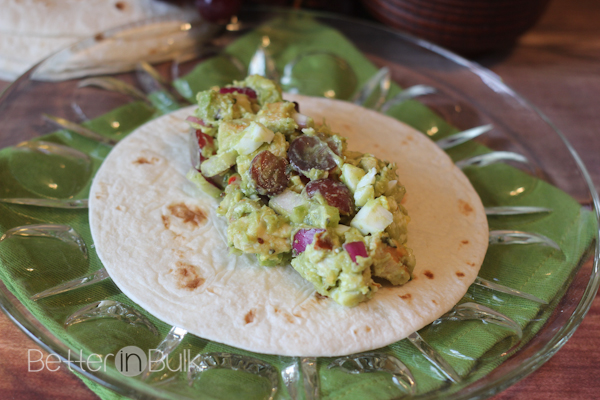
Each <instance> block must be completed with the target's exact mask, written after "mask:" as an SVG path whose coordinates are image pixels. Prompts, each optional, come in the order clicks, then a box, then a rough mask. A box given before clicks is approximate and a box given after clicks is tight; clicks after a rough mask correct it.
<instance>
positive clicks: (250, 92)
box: [219, 87, 257, 99]
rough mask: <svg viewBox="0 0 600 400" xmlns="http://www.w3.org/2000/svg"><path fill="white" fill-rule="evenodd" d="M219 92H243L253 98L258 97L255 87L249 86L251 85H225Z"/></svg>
mask: <svg viewBox="0 0 600 400" xmlns="http://www.w3.org/2000/svg"><path fill="white" fill-rule="evenodd" d="M219 93H221V94H224V93H241V94H245V95H246V96H248V97H249V98H251V99H256V97H257V96H256V92H255V91H254V89H252V88H249V87H224V88H221V89H219Z"/></svg>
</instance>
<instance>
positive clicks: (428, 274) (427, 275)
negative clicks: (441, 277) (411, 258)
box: [423, 270, 434, 279]
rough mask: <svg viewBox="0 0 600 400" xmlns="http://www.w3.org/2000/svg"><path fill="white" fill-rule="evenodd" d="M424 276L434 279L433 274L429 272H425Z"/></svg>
mask: <svg viewBox="0 0 600 400" xmlns="http://www.w3.org/2000/svg"><path fill="white" fill-rule="evenodd" d="M423 275H425V276H426V277H428V278H429V279H433V278H434V277H433V272H431V271H429V270H427V271H425V272H423Z"/></svg>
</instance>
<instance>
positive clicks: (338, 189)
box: [305, 179, 354, 215]
mask: <svg viewBox="0 0 600 400" xmlns="http://www.w3.org/2000/svg"><path fill="white" fill-rule="evenodd" d="M305 190H306V195H307V196H308V198H309V199H310V198H312V197H313V196H314V195H315V194H316V193H317V192H319V193H321V196H323V198H324V199H325V201H326V202H327V204H329V205H330V206H332V207H336V208H337V209H338V210H340V214H344V215H349V214H352V212H353V211H354V197H353V196H352V192H350V189H348V188H347V187H346V185H344V184H343V183H342V182H338V181H334V180H332V179H318V180H316V181H311V182H309V183H308V184H307V185H306V188H305Z"/></svg>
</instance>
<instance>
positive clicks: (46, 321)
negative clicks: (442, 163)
mask: <svg viewBox="0 0 600 400" xmlns="http://www.w3.org/2000/svg"><path fill="white" fill-rule="evenodd" d="M265 37H268V38H269V41H270V44H269V47H268V50H269V51H270V53H271V55H272V57H273V58H274V60H275V63H276V66H277V68H278V70H279V71H283V69H284V66H285V65H286V64H287V63H289V62H290V61H292V60H294V59H297V57H299V56H301V55H303V54H313V55H312V56H309V57H305V58H303V59H302V60H301V61H299V62H298V64H297V68H295V69H294V74H293V76H292V78H291V80H290V84H289V85H288V89H289V88H291V87H293V86H294V85H296V84H300V83H299V82H302V78H306V77H307V76H316V77H318V80H317V81H316V83H315V82H313V83H311V84H306V85H305V86H303V87H302V89H301V91H302V93H309V94H314V95H318V94H320V95H323V94H324V92H325V91H332V92H329V93H335V94H336V96H338V97H342V98H347V97H349V95H350V94H351V91H353V90H354V89H356V88H358V87H360V86H361V85H362V84H364V83H365V82H366V81H367V80H368V78H369V77H371V76H372V75H373V74H374V73H375V72H376V71H377V68H376V67H375V66H374V65H373V64H372V63H371V62H370V61H369V60H367V59H366V58H365V56H364V55H363V54H362V53H361V52H360V51H358V50H357V49H356V48H355V47H354V46H353V45H352V43H350V42H349V41H348V40H347V39H346V38H344V37H343V35H341V34H340V33H339V32H338V31H336V30H334V29H331V28H329V27H327V26H324V25H321V24H319V23H317V22H315V21H314V20H313V19H311V18H309V17H305V16H295V17H291V18H278V19H274V20H273V21H271V22H269V23H268V24H266V25H264V26H262V27H260V28H258V29H256V30H255V31H252V32H250V33H248V34H246V35H245V36H243V37H241V38H240V39H238V40H236V41H235V42H233V43H232V44H231V45H229V46H228V47H227V50H226V52H227V53H229V54H231V55H234V56H235V57H237V58H238V59H239V60H241V61H242V63H243V64H245V65H247V64H248V63H249V61H250V59H251V57H252V55H253V54H254V52H255V51H256V49H257V48H258V46H259V44H261V43H264V40H265ZM323 52H327V53H329V54H336V55H338V56H339V57H341V58H343V59H344V60H345V63H343V62H340V61H339V60H338V59H336V58H334V57H331V56H330V55H326V54H324V53H323ZM349 68H350V69H349ZM331 71H333V72H331ZM241 78H243V74H242V73H241V72H240V71H239V69H238V68H237V67H236V66H235V63H232V61H231V58H230V57H227V56H220V57H214V58H211V59H209V60H207V61H204V62H203V63H201V64H199V65H198V66H197V67H196V69H194V70H193V71H192V72H191V73H190V74H189V75H187V76H186V77H183V78H181V79H179V80H177V81H176V82H175V86H176V87H177V89H178V90H179V91H180V92H181V94H182V95H183V96H184V97H187V98H188V99H193V97H194V93H196V92H197V91H199V90H205V89H208V88H210V87H212V86H215V85H223V84H226V83H229V82H231V80H233V79H241ZM323 88H324V90H323ZM350 89H351V90H350ZM399 90H400V88H398V87H396V86H394V87H393V88H392V94H394V93H396V92H398V91H399ZM319 91H320V92H319ZM388 114H390V115H392V116H393V117H395V118H398V119H399V120H401V121H404V122H406V123H407V124H409V125H412V126H413V127H415V128H416V129H418V130H420V131H422V132H426V131H427V130H429V129H430V128H431V127H437V128H438V132H437V133H436V135H435V138H436V139H437V138H442V137H445V136H447V135H449V134H451V133H454V132H456V131H457V130H456V129H455V128H454V127H452V126H449V125H448V124H447V123H445V122H444V121H443V120H442V119H441V118H440V117H438V116H437V115H435V114H434V113H433V112H432V111H430V110H429V109H427V108H426V107H425V106H423V105H422V104H421V103H419V102H417V101H409V102H406V103H403V104H401V105H399V106H396V107H393V108H392V109H390V110H389V112H388ZM153 116H154V111H153V110H152V109H150V108H149V107H148V106H147V105H145V104H144V103H141V102H137V103H131V104H129V105H127V106H124V107H122V108H119V109H117V110H115V111H113V112H111V113H110V114H109V115H106V116H103V117H101V118H98V119H97V120H94V121H91V122H89V123H88V126H89V127H91V128H92V129H94V130H96V131H98V132H99V133H102V134H106V135H107V136H112V137H121V136H123V135H125V134H127V133H128V132H129V131H131V130H132V129H134V128H135V127H136V126H138V125H140V124H141V123H143V122H145V121H147V120H148V119H150V118H152V117H153ZM111 121H119V122H120V125H119V126H120V129H119V131H118V132H115V130H114V129H113V126H114V124H111V123H110V122H111ZM41 139H42V140H44V141H51V142H55V143H59V144H65V145H68V146H71V147H74V148H77V149H79V150H81V151H83V152H84V153H86V154H88V155H89V156H90V157H91V160H92V163H91V166H90V167H89V170H88V171H87V172H86V171H83V172H81V171H80V172H74V174H78V173H79V174H80V175H72V176H70V178H72V180H73V181H75V182H79V183H78V184H77V185H75V186H68V185H67V183H68V182H70V180H69V179H67V178H69V176H68V175H65V176H64V180H63V181H60V182H59V184H58V185H57V186H58V192H60V193H62V195H66V196H69V195H72V196H73V197H74V198H85V197H86V195H87V191H88V190H89V181H90V177H91V176H92V175H93V173H94V171H95V170H96V169H97V168H98V166H99V165H100V163H101V162H102V159H103V158H104V157H105V156H106V154H107V153H108V151H109V148H108V147H106V146H104V145H102V144H97V143H94V142H92V141H90V140H88V139H85V138H81V137H78V136H76V135H73V134H70V133H69V132H66V131H59V132H55V133H53V134H51V135H48V136H45V137H43V138H41ZM488 151H490V150H489V149H486V148H485V147H483V146H480V145H478V144H475V143H466V144H463V145H461V146H459V147H457V148H455V149H452V150H451V151H450V152H449V154H450V155H451V157H453V159H454V160H458V159H462V158H465V157H468V156H472V155H476V154H481V153H484V152H488ZM41 162H45V161H43V159H42V158H41V157H40V156H39V155H35V154H33V155H32V154H30V153H23V152H18V151H15V150H14V149H4V150H1V151H0V193H1V194H2V195H3V196H4V197H17V195H18V196H19V197H26V196H25V195H26V194H28V193H29V194H30V197H38V196H39V195H40V194H45V192H44V193H42V192H41V190H42V189H43V190H47V189H44V188H41V189H40V188H39V187H37V186H36V183H35V182H37V181H36V180H32V182H29V181H28V180H27V176H30V177H31V176H35V175H32V174H36V173H37V174H39V168H38V164H39V163H41ZM56 162H57V163H58V164H60V160H56ZM19 166H20V167H21V168H28V169H27V171H28V172H27V174H29V175H27V174H25V173H22V174H21V175H20V178H19V179H17V178H15V177H14V176H13V174H12V173H11V171H13V172H14V171H16V170H18V168H17V167H19ZM11 168H12V169H11ZM55 169H56V168H54V170H55ZM48 170H49V171H52V170H53V169H52V166H49V167H48ZM465 173H466V174H467V175H468V176H469V178H470V179H471V181H472V183H473V185H474V186H475V188H476V189H477V191H478V193H479V194H480V196H481V198H482V200H483V202H484V204H485V205H486V206H496V205H511V206H515V205H529V206H541V207H548V208H551V209H552V210H554V211H553V212H552V213H549V214H540V215H534V216H521V217H505V218H493V217H491V218H490V219H489V223H490V229H514V230H525V231H531V232H537V233H541V234H544V235H546V236H548V237H550V238H551V239H553V240H554V241H555V242H556V243H558V244H559V246H560V247H561V249H562V252H559V251H556V250H553V249H550V248H548V247H542V246H491V247H490V249H489V251H488V253H487V256H486V259H485V261H484V264H483V266H482V269H481V272H480V276H481V277H483V278H487V279H494V280H496V281H497V282H498V283H500V284H503V285H506V286H510V287H512V288H515V289H518V290H522V291H524V292H527V293H531V294H533V295H535V296H537V297H539V298H542V299H544V300H547V301H549V302H551V303H552V304H556V302H557V300H558V298H559V297H560V294H561V293H562V291H563V290H565V288H566V286H567V285H566V284H565V283H566V282H569V278H570V277H571V276H572V274H573V272H574V271H575V270H576V268H577V267H578V263H579V260H580V259H581V258H582V257H583V255H584V254H586V252H587V251H588V250H589V247H590V245H591V243H592V241H593V239H594V237H595V236H596V232H597V229H598V228H597V225H596V220H595V217H594V215H593V214H592V213H590V212H589V211H587V210H585V209H583V208H582V207H581V206H580V205H579V204H578V203H577V202H576V201H575V200H574V199H573V198H571V197H570V196H568V195H567V194H565V193H564V192H562V191H561V190H559V189H557V188H555V187H553V186H551V185H549V184H547V183H545V182H543V181H540V180H538V179H535V178H533V177H531V176H529V175H527V174H525V173H523V172H521V171H519V170H517V169H515V168H512V167H510V166H508V165H502V164H498V165H492V166H488V167H485V168H470V169H467V170H466V171H465ZM29 179H31V178H29ZM61 191H62V192H61ZM511 191H512V192H513V193H516V195H510V192H511ZM57 197H59V196H57ZM40 223H55V224H68V225H70V226H72V227H73V228H74V229H75V230H76V231H77V232H79V233H80V234H81V235H82V237H83V239H84V241H85V242H86V243H87V245H88V249H89V258H88V259H85V258H84V257H83V256H82V255H81V253H80V252H79V251H78V250H77V249H75V248H74V247H73V246H69V245H67V244H63V243H57V241H56V240H55V239H35V240H32V239H31V238H11V239H9V240H6V241H5V242H3V243H0V260H1V262H2V268H1V269H0V277H1V278H2V280H3V281H4V283H5V285H6V286H7V287H8V288H9V290H10V291H11V292H12V293H13V294H14V295H15V296H16V297H17V298H18V299H19V300H20V301H21V302H22V303H23V304H24V305H25V306H26V307H27V309H28V310H29V311H30V312H31V313H32V314H33V315H34V316H35V317H36V318H37V319H38V320H39V321H40V322H41V323H42V324H43V325H44V326H45V327H47V328H48V329H49V330H50V331H51V332H52V333H53V334H54V335H56V336H57V337H59V338H60V339H61V340H63V341H64V342H65V343H67V344H68V345H70V346H72V347H73V348H76V349H84V350H85V351H87V352H90V353H98V354H108V353H115V352H116V351H118V350H119V349H120V348H122V347H125V346H128V345H136V346H138V347H141V348H142V349H144V350H148V349H153V348H155V347H156V345H157V344H158V342H159V341H160V338H162V337H164V336H165V335H166V333H167V332H168V330H169V329H170V326H168V325H166V324H164V323H162V322H161V321H159V320H157V319H156V318H154V317H152V316H151V315H149V314H147V313H146V312H145V311H144V310H143V309H141V308H140V307H138V306H136V305H135V304H133V303H132V302H131V301H130V300H129V299H128V298H126V296H124V295H123V294H122V293H120V291H119V290H118V288H116V286H115V285H114V284H113V283H112V282H110V281H107V282H103V283H101V284H97V285H94V286H91V287H87V288H84V289H80V290H76V291H73V292H69V293H66V294H62V295H60V296H54V297H50V298H47V299H44V300H41V301H39V302H37V303H34V302H31V301H30V300H28V297H29V296H30V295H31V294H33V293H36V292H39V291H41V290H44V289H47V288H49V287H52V286H54V285H57V284H59V283H61V282H64V281H66V280H70V279H74V278H76V277H79V276H82V275H84V274H86V273H89V272H91V271H95V270H97V269H99V268H101V267H102V266H101V263H100V261H99V260H98V257H97V255H96V252H95V249H94V248H93V246H92V240H91V236H90V232H89V226H88V220H87V210H61V209H47V208H38V207H27V206H18V205H6V204H0V232H5V231H6V230H8V229H10V228H13V227H15V226H20V225H27V224H40ZM491 294H492V293H491V292H490V291H487V290H486V289H481V288H476V287H472V288H470V289H469V292H468V293H467V295H466V296H465V298H464V299H463V302H465V301H475V302H477V303H479V304H483V305H487V306H489V307H491V308H493V309H495V310H497V311H499V312H501V313H503V314H505V315H507V316H509V317H511V318H512V319H514V320H515V321H516V322H517V323H518V324H519V325H520V326H521V328H522V329H523V332H524V338H523V341H522V342H521V343H520V344H519V347H520V346H523V345H524V344H525V343H526V342H527V341H528V340H529V339H531V338H532V337H533V336H534V335H535V334H536V332H537V331H538V330H539V329H540V328H541V327H542V326H543V324H544V323H545V321H546V320H547V319H548V317H549V315H550V314H551V312H552V308H553V307H540V306H539V305H538V304H536V303H533V302H530V301H527V300H522V299H517V298H514V297H511V296H507V295H503V294H499V293H494V296H493V297H492V295H491ZM105 299H111V300H117V301H120V302H122V303H124V304H128V305H131V306H133V307H134V308H136V309H138V310H139V311H140V312H141V313H143V314H144V315H146V317H147V318H148V319H149V320H150V321H152V323H153V324H154V325H155V326H156V327H157V328H158V330H159V332H160V335H159V336H158V337H157V336H155V335H153V334H151V333H150V332H149V331H148V329H146V328H145V327H141V326H133V325H129V324H126V323H124V322H122V321H117V320H97V321H91V322H85V323H81V324H77V325H74V326H72V327H70V328H68V329H66V328H64V327H63V323H64V321H65V319H66V317H67V316H69V315H70V314H72V313H73V312H74V311H76V310H77V309H79V308H81V307H83V306H84V305H86V304H89V303H92V302H94V301H99V300H105ZM207 323H210V321H207ZM420 333H421V335H422V336H423V337H424V338H425V339H426V340H427V341H428V342H429V343H430V344H431V345H432V346H433V347H434V348H435V349H436V350H438V352H440V354H442V356H443V357H444V358H445V359H446V360H447V361H448V362H449V363H450V364H451V365H452V366H453V367H454V368H455V370H456V371H457V372H458V373H459V374H460V375H461V376H462V377H464V378H465V383H464V384H463V385H466V384H468V383H472V382H473V381H475V380H477V379H480V378H481V377H483V376H485V375H486V374H488V373H489V372H490V371H492V370H493V369H494V368H495V367H497V366H498V365H499V364H500V363H502V362H503V361H504V359H505V358H506V357H501V356H500V354H502V353H503V352H504V351H506V350H507V349H508V348H510V346H511V345H513V344H515V343H514V341H513V339H514V336H512V335H511V334H510V333H509V332H508V331H506V330H503V329H501V328H496V327H494V326H493V325H485V324H482V323H480V322H463V323H452V322H449V323H444V324H442V325H440V326H439V327H436V328H435V329H434V328H430V327H426V328H424V329H423V330H421V332H420ZM187 350H190V351H191V354H192V355H194V354H196V353H198V352H230V353H237V354H245V355H250V356H252V357H255V358H258V359H261V360H263V361H266V362H268V363H270V364H272V365H274V366H276V367H277V368H278V369H279V370H281V368H282V367H284V366H286V365H288V364H289V363H290V362H291V361H292V360H291V359H290V358H286V357H278V356H270V355H261V354H252V353H248V352H246V351H242V350H239V349H236V348H232V347H230V346H225V345H222V344H219V343H214V342H208V341H205V340H203V339H200V338H195V337H187V338H186V339H185V340H184V343H183V344H182V345H181V346H180V347H179V348H178V349H177V350H176V351H175V354H174V356H175V358H172V359H171V360H172V361H173V362H174V363H175V364H176V360H177V359H176V357H177V356H178V355H179V354H183V353H182V352H184V351H187ZM377 351H379V352H384V353H389V354H393V355H395V356H396V357H398V358H399V359H400V360H401V361H402V362H404V363H405V364H406V365H407V366H408V368H409V369H410V370H411V372H412V373H413V375H414V377H415V379H416V382H417V384H418V393H426V392H430V391H433V390H442V391H444V392H447V393H451V392H453V391H456V390H458V389H460V388H461V387H462V386H461V385H450V384H449V383H448V382H447V381H446V379H445V377H444V376H443V375H442V374H440V373H439V372H437V371H436V370H435V368H432V366H431V364H430V363H429V362H428V361H426V360H425V359H424V358H423V357H422V356H421V355H420V353H419V352H418V351H417V350H416V349H415V348H414V347H413V346H412V345H411V344H410V343H409V342H408V341H407V340H403V341H400V342H397V343H394V344H392V345H390V346H387V347H385V348H382V349H378V350H377ZM331 361H332V359H328V358H322V359H319V361H318V371H319V377H320V384H321V397H322V398H323V399H332V400H333V399H336V400H342V399H344V400H351V399H357V400H358V399H388V398H393V397H397V396H399V395H400V394H401V392H400V390H399V389H397V388H396V387H395V386H394V384H393V383H392V380H391V376H390V375H389V374H386V373H368V374H361V375H350V374H346V373H343V372H341V371H340V370H338V369H328V368H327V366H328V364H329V363H330V362H331ZM82 379H83V380H84V382H85V383H86V384H87V385H88V386H89V387H90V388H91V389H92V390H93V391H94V392H96V393H97V394H98V395H99V396H100V397H101V398H102V399H120V398H122V396H120V395H117V394H115V393H114V392H112V391H110V390H109V389H106V388H105V387H103V386H100V385H98V384H96V383H94V382H92V381H90V380H88V379H85V378H82ZM152 379H155V378H154V377H153V378H152ZM164 387H168V388H170V389H172V390H174V391H176V392H178V393H182V394H186V393H187V394H190V393H202V395H203V396H204V397H206V398H209V399H212V398H215V399H238V398H239V399H251V398H257V399H259V398H265V397H266V395H267V394H268V390H269V388H268V387H267V385H265V380H264V379H262V378H258V377H256V376H254V375H251V374H247V373H241V372H234V371H227V370H213V371H209V372H207V373H205V374H203V376H202V379H200V380H198V381H197V382H196V383H195V384H194V385H193V386H192V387H189V386H187V385H186V383H185V382H184V381H183V380H182V379H181V378H177V377H176V378H175V382H174V383H172V384H170V385H169V384H166V385H165V386H164ZM204 397H203V398H204ZM277 398H289V395H288V393H287V391H286V389H285V386H284V384H283V381H282V380H281V378H280V382H279V392H278V397H277Z"/></svg>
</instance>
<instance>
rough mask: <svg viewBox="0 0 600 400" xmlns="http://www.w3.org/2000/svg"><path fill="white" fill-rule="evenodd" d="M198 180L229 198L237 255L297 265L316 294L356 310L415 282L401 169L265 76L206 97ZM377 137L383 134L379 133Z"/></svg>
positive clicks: (195, 129) (196, 134)
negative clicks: (351, 143)
mask: <svg viewBox="0 0 600 400" xmlns="http://www.w3.org/2000/svg"><path fill="white" fill-rule="evenodd" d="M197 100H198V108H197V109H196V110H195V111H194V114H193V115H191V116H189V117H188V118H187V121H188V122H189V124H190V125H191V127H192V132H191V140H190V149H191V156H192V163H193V168H192V169H191V170H190V172H189V173H188V179H189V180H190V181H192V182H193V183H195V184H196V185H197V186H198V187H199V188H200V189H202V190H203V191H204V192H206V193H208V194H210V195H212V196H213V197H217V198H221V203H220V205H219V207H218V209H217V213H218V214H219V215H221V216H222V217H224V218H226V219H227V221H228V227H227V244H228V246H229V247H230V250H231V252H232V253H234V254H238V255H239V254H242V253H248V254H253V255H255V256H256V259H257V260H258V261H259V263H260V264H261V265H263V266H279V265H286V264H288V263H291V265H292V267H293V268H294V269H295V270H296V271H298V273H299V274H300V275H301V276H302V277H303V278H304V279H306V280H308V281H309V282H311V283H312V284H313V285H314V287H315V289H316V291H317V292H318V293H319V294H320V295H322V296H327V297H329V298H331V299H333V300H335V301H336V302H337V303H339V304H341V305H343V306H348V307H353V306H356V305H357V304H358V303H360V302H362V301H366V300H368V299H370V298H372V297H373V295H374V294H375V293H376V292H377V290H378V288H380V287H381V285H382V284H391V285H403V284H405V283H406V282H408V281H409V280H410V279H411V273H412V271H413V269H414V266H415V257H414V255H413V252H412V251H411V249H409V248H407V247H406V246H405V244H406V242H407V224H408V222H409V220H410V218H409V217H408V214H407V211H406V209H405V208H404V207H403V206H402V199H403V197H404V195H405V192H406V191H405V188H404V186H402V184H401V183H400V180H399V178H398V175H397V173H396V165H395V164H394V163H389V162H387V161H383V160H380V159H378V158H377V157H376V156H374V155H372V154H363V153H359V152H355V151H349V150H348V149H347V144H346V139H345V138H344V137H343V136H342V135H340V134H338V133H336V132H332V130H331V129H330V128H329V126H328V125H327V121H326V119H325V120H323V121H314V120H313V119H312V118H311V117H309V116H307V115H304V114H302V113H301V106H302V105H301V104H298V103H297V102H289V101H285V100H283V98H282V94H281V90H280V88H279V87H278V86H277V85H276V84H275V83H274V82H273V81H270V80H267V79H265V78H263V77H260V76H249V77H248V78H246V79H245V80H244V81H240V82H233V84H232V85H230V86H226V87H222V88H213V89H211V90H207V91H204V92H200V93H198V95H197ZM374 129H376V127H374Z"/></svg>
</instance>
